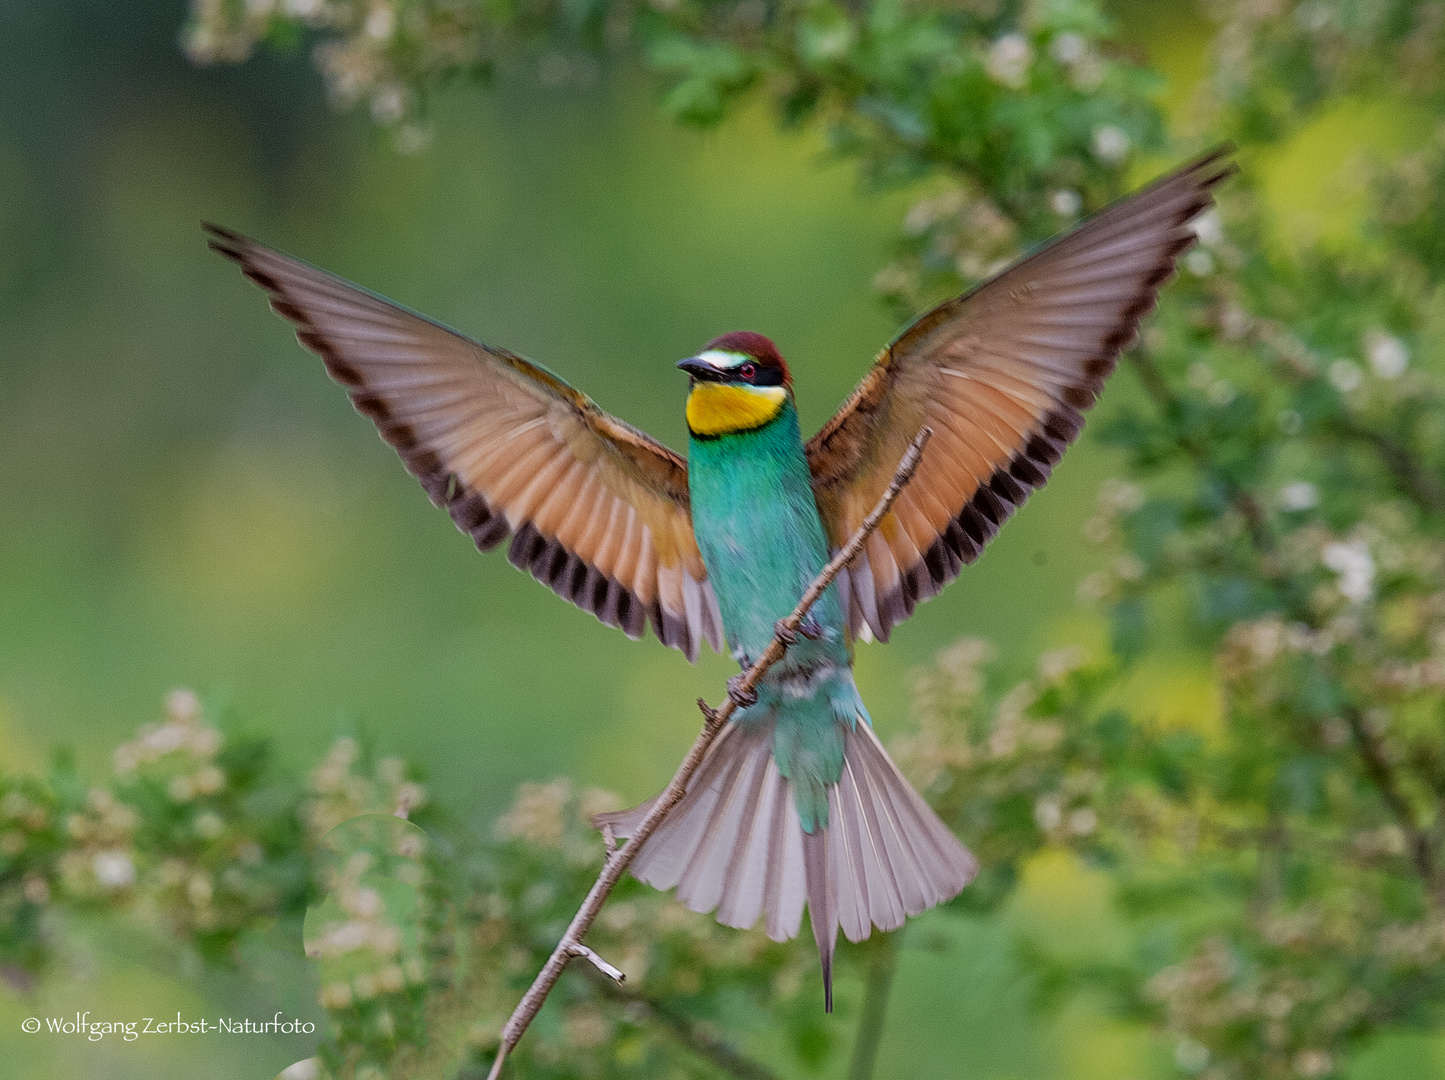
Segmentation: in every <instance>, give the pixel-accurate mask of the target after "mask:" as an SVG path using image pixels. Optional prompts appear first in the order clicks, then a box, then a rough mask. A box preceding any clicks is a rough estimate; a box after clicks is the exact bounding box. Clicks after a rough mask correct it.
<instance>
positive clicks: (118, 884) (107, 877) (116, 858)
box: [90, 851, 135, 891]
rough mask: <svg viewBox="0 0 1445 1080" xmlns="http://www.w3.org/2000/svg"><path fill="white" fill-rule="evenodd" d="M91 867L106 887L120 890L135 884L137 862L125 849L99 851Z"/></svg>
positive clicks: (101, 883) (96, 878)
mask: <svg viewBox="0 0 1445 1080" xmlns="http://www.w3.org/2000/svg"><path fill="white" fill-rule="evenodd" d="M90 868H91V870H92V872H94V874H95V880H96V881H98V882H100V885H101V887H102V888H104V889H110V890H112V891H119V890H120V889H126V888H129V887H130V886H132V885H134V884H135V863H133V862H131V859H130V856H129V855H127V854H126V853H125V852H124V851H97V852H96V853H95V858H93V859H92V860H91V862H90Z"/></svg>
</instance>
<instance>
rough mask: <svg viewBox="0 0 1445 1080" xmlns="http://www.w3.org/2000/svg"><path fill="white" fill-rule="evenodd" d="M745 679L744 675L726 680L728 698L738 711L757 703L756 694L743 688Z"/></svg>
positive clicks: (754, 691)
mask: <svg viewBox="0 0 1445 1080" xmlns="http://www.w3.org/2000/svg"><path fill="white" fill-rule="evenodd" d="M746 678H747V676H746V675H734V676H733V677H732V678H731V679H729V680H728V697H729V698H730V699H732V703H733V704H734V705H736V706H737V707H738V708H739V709H746V708H747V707H748V706H749V705H756V704H757V703H758V692H757V691H756V690H749V689H747V688H746V687H744V686H743V680H744V679H746Z"/></svg>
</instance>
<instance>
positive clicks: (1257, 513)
mask: <svg viewBox="0 0 1445 1080" xmlns="http://www.w3.org/2000/svg"><path fill="white" fill-rule="evenodd" d="M1127 356H1128V358H1129V362H1130V363H1131V364H1132V365H1133V367H1134V371H1135V373H1136V374H1137V375H1138V376H1139V381H1140V382H1141V383H1143V384H1144V390H1145V392H1146V393H1147V394H1148V395H1149V396H1150V397H1151V398H1153V399H1154V404H1155V405H1157V406H1158V407H1159V408H1160V410H1162V411H1163V412H1164V413H1165V415H1167V416H1168V417H1169V418H1170V419H1171V420H1173V421H1175V423H1176V424H1180V425H1181V426H1182V423H1183V419H1184V402H1183V401H1181V400H1180V398H1179V395H1177V394H1176V393H1174V390H1173V388H1172V387H1171V386H1170V385H1169V383H1168V381H1167V380H1166V379H1165V378H1164V374H1163V373H1162V372H1161V371H1160V370H1159V365H1158V364H1156V363H1155V362H1154V358H1153V357H1152V356H1150V355H1149V354H1148V352H1146V351H1145V349H1144V348H1143V346H1138V347H1136V348H1133V349H1130V350H1129V352H1128V354H1127ZM1176 438H1177V440H1178V442H1179V446H1180V448H1181V449H1183V451H1184V452H1185V453H1186V454H1188V455H1189V457H1190V459H1191V460H1192V461H1193V462H1194V464H1195V465H1196V466H1197V467H1199V468H1200V469H1203V470H1205V471H1206V472H1208V473H1210V474H1212V475H1214V476H1216V477H1218V479H1219V482H1220V483H1221V484H1222V485H1223V487H1224V490H1225V492H1226V493H1227V494H1228V495H1229V501H1230V503H1231V504H1232V505H1233V506H1234V508H1235V509H1236V510H1237V511H1239V515H1240V516H1241V517H1242V518H1244V523H1245V525H1246V526H1247V527H1248V529H1249V537H1250V539H1251V540H1252V541H1253V542H1254V546H1255V547H1256V548H1258V549H1259V552H1260V554H1261V555H1262V556H1263V557H1264V559H1265V560H1266V563H1265V565H1264V566H1263V567H1262V569H1264V570H1265V571H1266V576H1267V577H1270V578H1278V577H1279V573H1278V571H1277V569H1275V568H1274V566H1273V561H1274V560H1273V557H1272V556H1273V554H1274V537H1273V536H1272V535H1270V531H1269V524H1268V522H1267V521H1266V519H1265V514H1264V507H1262V506H1260V504H1259V500H1258V499H1256V498H1255V497H1254V496H1253V495H1252V494H1251V493H1250V492H1248V491H1247V490H1245V489H1244V488H1243V487H1241V486H1240V485H1239V483H1238V482H1236V481H1235V479H1234V478H1233V477H1232V476H1230V475H1229V474H1228V473H1224V472H1221V471H1220V470H1219V469H1218V468H1216V467H1215V465H1214V463H1213V461H1212V459H1211V455H1210V452H1209V448H1208V446H1207V445H1206V444H1204V443H1202V442H1201V441H1200V440H1198V439H1196V438H1193V437H1192V436H1190V435H1187V434H1185V433H1183V432H1182V431H1181V432H1180V433H1179V434H1178V436H1177V437H1176Z"/></svg>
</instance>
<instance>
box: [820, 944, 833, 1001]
mask: <svg viewBox="0 0 1445 1080" xmlns="http://www.w3.org/2000/svg"><path fill="white" fill-rule="evenodd" d="M822 959H823V1011H824V1012H825V1013H830V1012H832V1011H833V958H832V957H831V956H825V957H823V958H822Z"/></svg>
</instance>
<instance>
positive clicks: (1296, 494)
mask: <svg viewBox="0 0 1445 1080" xmlns="http://www.w3.org/2000/svg"><path fill="white" fill-rule="evenodd" d="M1319 501H1320V492H1319V489H1318V488H1317V487H1315V486H1314V485H1313V484H1311V483H1310V482H1309V481H1308V480H1296V481H1294V482H1293V483H1289V484H1286V485H1285V486H1284V487H1282V488H1280V489H1279V505H1280V507H1281V509H1284V510H1309V509H1311V508H1312V507H1314V506H1316V505H1318V504H1319Z"/></svg>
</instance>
